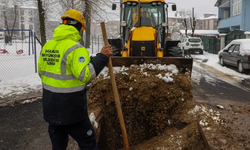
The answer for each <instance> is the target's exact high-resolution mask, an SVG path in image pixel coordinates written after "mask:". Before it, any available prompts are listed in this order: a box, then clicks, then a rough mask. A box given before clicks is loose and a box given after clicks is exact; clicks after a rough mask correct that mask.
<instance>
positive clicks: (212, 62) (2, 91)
mask: <svg viewBox="0 0 250 150" xmlns="http://www.w3.org/2000/svg"><path fill="white" fill-rule="evenodd" d="M89 50H90V54H92V49H91V48H90V49H89ZM98 51H99V50H97V46H95V48H94V49H93V52H98ZM192 56H193V58H194V60H195V61H197V62H201V63H203V64H206V65H208V66H212V67H214V68H215V69H217V70H219V71H221V72H223V73H225V74H228V75H231V76H233V77H234V78H235V79H237V80H244V79H250V76H249V75H245V74H241V73H238V72H236V71H234V70H232V69H230V68H227V67H223V66H221V65H220V64H219V59H218V55H217V54H210V53H207V52H204V55H192ZM8 57H11V55H9V56H8ZM16 57H17V56H13V57H12V58H13V59H16ZM18 57H20V58H21V57H22V56H18ZM2 58H3V56H2V55H1V59H2ZM11 60H12V59H5V60H0V62H1V63H7V64H8V63H10V64H11V62H10V61H11ZM204 60H207V61H205V62H204ZM31 61H33V62H34V60H33V59H32V60H31ZM202 61H203V62H202ZM16 65H17V64H13V65H9V66H8V67H9V68H14V69H16V68H15V67H16ZM1 66H2V65H0V69H1V70H2V69H3V68H1ZM194 66H195V67H200V66H199V65H198V64H197V63H196V62H194ZM29 68H30V69H31V70H32V71H31V72H33V73H30V74H29V75H26V76H20V77H14V78H11V79H2V80H1V81H0V98H3V97H6V96H11V95H12V94H15V95H19V94H23V93H24V92H27V93H28V92H29V91H30V90H34V91H37V90H41V89H42V88H41V87H42V86H41V80H40V78H39V76H38V74H37V73H34V71H33V69H34V68H32V67H27V68H26V69H23V70H21V71H23V72H27V69H29ZM106 69H107V68H106ZM123 69H124V68H123ZM114 70H115V69H114ZM19 71H20V70H19ZM0 76H3V71H2V72H1V74H0ZM5 76H8V74H5ZM193 78H195V79H196V80H200V77H199V75H198V74H192V79H193ZM207 78H208V81H209V77H207ZM197 82H199V81H197ZM211 82H215V81H212V78H211ZM27 89H29V90H27Z"/></svg>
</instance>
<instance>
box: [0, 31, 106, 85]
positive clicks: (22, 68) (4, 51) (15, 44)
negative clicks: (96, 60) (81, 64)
mask: <svg viewBox="0 0 250 150" xmlns="http://www.w3.org/2000/svg"><path fill="white" fill-rule="evenodd" d="M0 33H2V35H4V36H0V82H1V80H10V79H14V78H21V77H24V76H29V75H32V74H34V73H36V72H37V63H38V58H39V54H40V51H41V50H42V47H41V44H40V43H39V41H37V38H35V33H33V32H32V31H31V30H15V33H14V36H13V37H12V38H10V37H8V36H5V35H9V31H7V30H0ZM21 35H23V37H22V36H21ZM5 37H6V38H5ZM103 46H104V41H103V37H102V36H91V39H90V47H89V48H87V49H88V50H89V54H90V55H91V54H95V53H98V52H100V51H101V48H102V47H103Z"/></svg>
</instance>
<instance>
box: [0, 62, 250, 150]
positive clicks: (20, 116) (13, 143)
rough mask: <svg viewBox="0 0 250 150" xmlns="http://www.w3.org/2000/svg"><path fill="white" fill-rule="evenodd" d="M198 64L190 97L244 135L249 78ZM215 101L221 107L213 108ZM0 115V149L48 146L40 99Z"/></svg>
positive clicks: (249, 117)
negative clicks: (214, 110)
mask: <svg viewBox="0 0 250 150" xmlns="http://www.w3.org/2000/svg"><path fill="white" fill-rule="evenodd" d="M198 66H200V67H198V68H197V67H194V68H193V73H194V75H193V77H197V76H198V77H199V80H197V78H196V79H193V93H194V100H195V101H199V102H202V103H204V104H207V105H209V106H211V107H212V108H213V109H217V110H218V111H220V113H221V115H222V116H223V117H225V119H228V122H230V121H231V122H232V129H235V131H236V130H237V133H236V134H244V136H248V135H249V133H250V132H249V131H250V98H249V97H250V81H238V80H236V79H234V78H232V77H230V76H225V75H224V74H222V73H220V72H219V71H217V70H214V69H213V68H211V67H207V66H206V65H204V64H199V65H198ZM202 68H203V69H202ZM218 104H220V105H222V106H224V107H225V109H219V108H217V107H216V105H218ZM243 108H246V109H243ZM0 114H1V115H0V123H1V125H0V150H13V149H15V150H49V149H51V144H50V139H49V136H48V132H47V123H46V122H45V121H44V120H43V116H42V102H41V100H37V101H35V102H33V103H27V104H16V105H15V106H5V107H0ZM235 118H237V121H235ZM248 128H249V129H248ZM246 131H248V132H246ZM71 143H72V142H71ZM68 149H71V150H72V149H74V148H68Z"/></svg>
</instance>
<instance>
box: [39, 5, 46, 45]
mask: <svg viewBox="0 0 250 150" xmlns="http://www.w3.org/2000/svg"><path fill="white" fill-rule="evenodd" d="M37 5H38V12H39V21H40V34H41V43H42V46H43V45H44V44H45V43H46V32H45V31H46V30H45V11H44V9H43V5H42V0H37Z"/></svg>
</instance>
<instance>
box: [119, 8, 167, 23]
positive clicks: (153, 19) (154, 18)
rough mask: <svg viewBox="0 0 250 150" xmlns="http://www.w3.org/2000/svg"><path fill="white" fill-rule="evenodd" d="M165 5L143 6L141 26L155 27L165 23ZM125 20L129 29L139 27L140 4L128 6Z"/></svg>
mask: <svg viewBox="0 0 250 150" xmlns="http://www.w3.org/2000/svg"><path fill="white" fill-rule="evenodd" d="M163 8H164V5H163V3H161V4H160V5H158V4H155V5H153V4H143V3H142V4H141V10H140V11H141V26H149V27H155V26H158V25H159V24H161V23H162V22H164V15H163ZM124 19H125V21H126V23H127V25H128V26H129V27H138V3H134V4H131V5H128V4H126V6H125V14H124Z"/></svg>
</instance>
